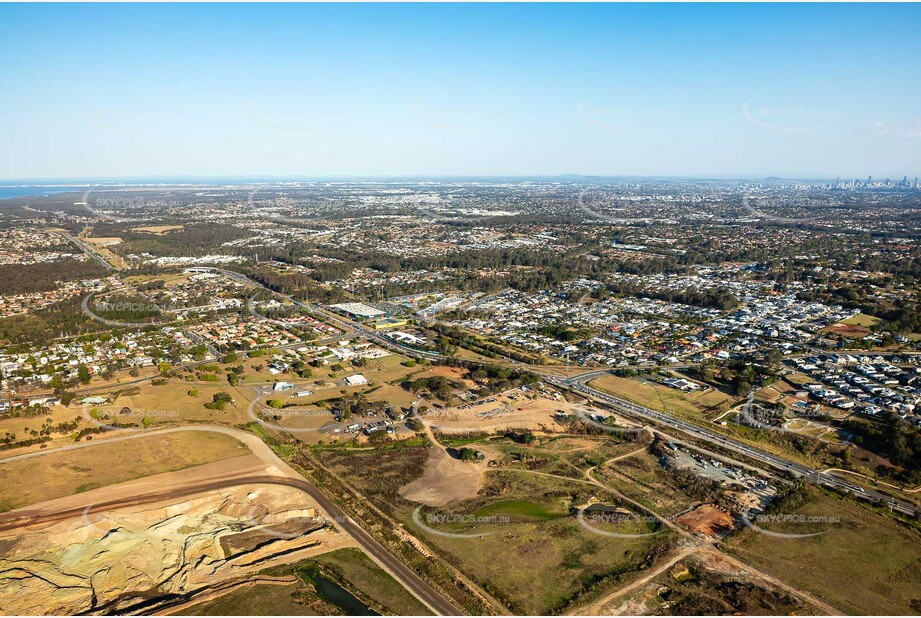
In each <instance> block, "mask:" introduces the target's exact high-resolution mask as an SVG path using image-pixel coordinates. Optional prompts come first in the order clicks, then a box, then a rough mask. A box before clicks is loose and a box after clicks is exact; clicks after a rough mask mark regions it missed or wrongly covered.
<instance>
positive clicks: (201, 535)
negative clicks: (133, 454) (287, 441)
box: [0, 484, 353, 615]
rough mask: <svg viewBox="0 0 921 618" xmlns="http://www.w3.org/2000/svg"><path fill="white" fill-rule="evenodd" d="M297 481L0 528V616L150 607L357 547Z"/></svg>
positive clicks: (137, 609)
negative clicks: (290, 484) (269, 569)
mask: <svg viewBox="0 0 921 618" xmlns="http://www.w3.org/2000/svg"><path fill="white" fill-rule="evenodd" d="M352 543H353V542H352V541H351V539H350V538H349V537H347V536H345V535H344V534H342V533H341V532H338V531H336V529H335V528H334V527H333V526H332V525H331V523H330V522H329V521H327V520H326V519H325V518H324V516H323V514H322V513H320V512H319V511H318V510H317V508H316V505H315V504H313V503H312V501H311V500H310V498H309V497H308V496H306V495H305V494H303V493H302V492H301V491H299V490H297V489H296V488H292V487H284V486H278V485H265V484H263V485H241V486H236V487H230V488H227V489H223V490H218V491H213V492H211V493H208V494H197V495H193V496H191V497H187V498H181V499H178V500H176V501H169V500H166V501H161V502H158V503H154V504H144V505H140V506H134V507H124V508H119V509H115V510H103V511H96V510H90V509H88V510H86V511H84V512H83V514H82V515H80V516H77V517H73V518H70V519H66V520H63V521H58V522H55V523H50V524H47V523H46V524H41V525H39V524H36V525H32V526H25V527H21V528H15V529H11V530H7V531H4V532H0V608H2V610H0V613H3V614H8V615H15V614H26V615H28V614H33V615H35V614H71V615H72V614H85V613H90V614H101V613H131V612H142V611H143V612H145V613H149V612H150V611H152V610H153V609H156V608H157V607H158V606H160V605H162V604H163V603H166V602H168V601H169V600H178V599H183V598H189V597H190V596H194V594H195V593H196V592H200V591H206V590H207V589H208V587H209V586H214V585H215V584H217V583H220V582H224V581H228V580H231V579H237V578H240V577H245V576H247V575H249V574H252V573H255V572H257V571H260V570H262V569H264V568H266V567H269V566H275V565H278V564H284V563H290V562H294V561H297V560H301V559H303V558H304V557H307V556H310V555H315V554H317V553H322V552H325V551H330V550H332V549H336V548H338V547H343V546H347V545H351V544H352Z"/></svg>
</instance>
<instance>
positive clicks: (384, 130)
mask: <svg viewBox="0 0 921 618" xmlns="http://www.w3.org/2000/svg"><path fill="white" fill-rule="evenodd" d="M919 25H921V7H919V6H918V5H904V4H873V5H868V4H844V5H824V4H819V5H816V4H799V5H788V4H775V5H770V6H768V5H758V4H755V5H739V4H731V5H726V4H721V5H719V6H714V5H665V4H654V5H598V4H590V5H556V4H541V5H437V6H436V5H362V4H349V5H240V4H234V5H161V6H155V7H154V6H148V5H10V4H7V5H0V53H2V54H3V56H4V57H5V58H7V59H8V60H10V61H8V62H5V63H3V64H2V65H0V80H2V83H3V84H4V96H3V97H0V134H2V138H3V143H4V148H3V151H2V154H0V180H3V181H6V182H11V181H12V182H15V181H37V180H71V179H99V178H108V179H116V180H121V179H128V178H135V179H145V178H146V179H156V178H168V177H172V178H187V179H195V178H206V177H210V178H225V179H232V178H242V177H249V178H256V177H262V178H274V179H290V178H303V179H323V178H334V177H339V178H350V179H361V178H394V177H404V178H406V177H411V178H425V177H436V178H437V177H455V178H460V177H560V176H564V175H582V176H603V177H631V176H633V177H663V178H712V179H763V178H766V177H782V178H786V179H790V180H800V179H802V180H835V179H837V178H840V179H841V180H842V181H843V180H846V179H847V180H850V179H853V178H860V179H865V178H866V177H867V176H873V177H874V178H875V179H884V178H886V177H889V178H890V179H891V180H892V181H893V182H895V181H901V180H902V179H903V177H906V176H907V177H908V179H909V180H912V179H914V178H915V177H916V176H917V175H918V174H919V169H918V166H919V161H921V105H919V104H921V79H919V78H921V75H919V72H918V65H917V58H919V57H921V37H918V36H917V32H918V27H919Z"/></svg>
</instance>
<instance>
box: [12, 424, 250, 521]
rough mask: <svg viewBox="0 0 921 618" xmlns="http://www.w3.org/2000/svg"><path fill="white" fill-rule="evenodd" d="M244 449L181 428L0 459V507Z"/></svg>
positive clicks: (219, 436)
mask: <svg viewBox="0 0 921 618" xmlns="http://www.w3.org/2000/svg"><path fill="white" fill-rule="evenodd" d="M249 454H250V451H249V449H248V448H246V447H245V446H244V445H243V444H241V443H240V442H238V441H237V440H235V439H233V438H231V437H230V436H225V435H222V434H217V433H206V432H188V433H185V432H182V433H175V434H168V435H159V436H150V437H148V438H138V439H137V440H126V441H121V442H113V443H111V444H105V443H104V442H102V441H101V442H100V443H99V444H97V445H95V446H94V447H93V448H85V449H76V450H73V451H67V452H60V453H49V454H48V455H42V456H41V457H33V458H31V459H22V460H19V461H12V462H8V463H0V511H9V510H12V509H15V508H19V507H21V506H26V505H29V504H36V503H38V502H44V501H45V500H51V499H53V498H59V497H62V496H68V495H71V494H74V493H81V492H84V491H88V490H90V489H96V488H98V487H105V486H107V485H113V484H115V483H121V482H124V481H129V480H132V479H137V478H141V477H144V476H150V475H153V474H159V473H161V472H172V471H175V470H182V469H184V468H190V467H193V466H198V465H201V464H205V463H209V462H212V461H218V460H221V459H227V458H230V457H239V456H243V455H249Z"/></svg>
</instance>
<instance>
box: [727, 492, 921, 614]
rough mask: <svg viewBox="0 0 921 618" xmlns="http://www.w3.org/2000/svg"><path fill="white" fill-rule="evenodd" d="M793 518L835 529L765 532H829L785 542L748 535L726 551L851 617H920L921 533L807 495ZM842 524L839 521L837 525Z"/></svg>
mask: <svg viewBox="0 0 921 618" xmlns="http://www.w3.org/2000/svg"><path fill="white" fill-rule="evenodd" d="M806 491H807V499H806V500H804V501H803V502H802V504H799V505H797V506H795V507H794V508H793V509H790V510H788V511H786V513H787V514H793V515H803V516H813V517H815V516H820V517H825V518H828V523H824V524H816V523H808V524H807V523H799V524H793V523H789V524H787V525H785V526H784V525H780V524H776V525H770V526H768V525H764V526H762V527H764V528H766V529H770V530H771V531H774V532H785V533H794V534H795V533H808V532H822V531H824V532H823V534H820V535H818V536H813V537H808V538H792V539H787V538H778V537H775V536H770V535H766V534H758V533H756V532H755V531H754V530H750V529H748V528H741V529H740V532H738V533H737V534H736V535H733V536H732V537H730V538H729V539H727V540H726V541H724V543H723V544H724V545H725V547H726V548H727V549H728V550H729V551H731V552H732V553H735V554H736V555H738V556H739V557H740V558H742V559H743V560H745V561H746V562H749V563H751V564H753V565H755V566H756V567H758V568H760V569H762V570H764V571H766V572H767V573H769V574H771V575H774V576H775V577H778V578H780V579H782V580H784V581H786V582H789V583H791V584H793V585H795V586H798V587H800V588H803V589H805V590H808V591H810V592H812V593H814V594H815V595H817V596H819V597H821V598H823V599H825V600H827V601H828V602H829V603H831V604H832V605H834V606H836V607H838V608H840V609H841V610H842V611H843V612H844V613H847V614H877V615H885V614H894V615H904V614H917V613H918V612H919V611H921V531H919V529H918V527H917V524H908V523H900V522H898V521H896V520H894V519H893V518H892V517H889V516H888V515H886V514H882V513H878V512H875V511H873V510H872V509H870V508H868V507H866V506H863V505H861V504H858V503H855V502H854V501H853V500H849V499H845V498H841V497H839V496H837V495H835V494H832V493H829V492H825V491H820V490H817V489H815V488H811V487H810V488H808V489H807V490H806ZM835 519H837V520H838V521H837V522H836V521H835Z"/></svg>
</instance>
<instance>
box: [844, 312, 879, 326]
mask: <svg viewBox="0 0 921 618" xmlns="http://www.w3.org/2000/svg"><path fill="white" fill-rule="evenodd" d="M880 322H882V320H880V319H879V318H875V317H873V316H872V315H867V314H865V313H858V314H857V315H855V316H851V317H849V318H848V319H846V320H841V323H842V324H852V325H854V326H866V327H867V328H870V327H871V326H876V325H877V324H879V323H880Z"/></svg>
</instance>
